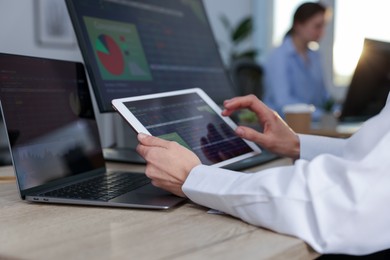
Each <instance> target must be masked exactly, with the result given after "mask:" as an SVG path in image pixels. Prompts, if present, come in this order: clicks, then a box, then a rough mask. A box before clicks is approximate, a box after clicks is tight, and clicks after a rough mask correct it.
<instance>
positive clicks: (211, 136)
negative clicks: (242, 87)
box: [123, 93, 259, 165]
mask: <svg viewBox="0 0 390 260" xmlns="http://www.w3.org/2000/svg"><path fill="white" fill-rule="evenodd" d="M123 105H124V106H125V107H126V108H127V109H128V110H130V112H131V113H132V114H133V115H134V116H135V118H136V119H137V120H138V121H139V122H140V123H141V124H142V125H143V126H144V127H145V128H146V130H147V131H149V133H150V134H151V135H153V136H158V137H160V138H163V139H166V140H171V141H176V142H178V143H179V144H181V145H183V146H185V147H187V148H189V149H190V150H192V151H193V152H194V153H195V154H196V155H197V156H198V157H199V158H200V160H201V161H202V163H203V164H206V165H213V164H218V163H221V162H225V163H222V165H225V164H226V162H230V161H232V160H230V159H232V158H235V159H237V158H240V157H241V159H243V158H247V157H249V156H251V153H258V152H259V150H257V151H256V148H257V147H253V144H249V143H248V142H246V141H244V140H243V139H242V138H240V137H238V136H237V135H236V134H235V132H234V130H233V128H232V125H231V124H234V123H233V122H232V121H231V122H230V121H226V119H225V118H223V117H222V116H220V111H216V110H215V107H214V108H213V107H212V106H210V105H209V104H208V103H207V102H206V101H205V100H204V99H203V98H202V97H201V96H200V95H199V94H198V93H185V94H180V95H173V96H163V97H156V98H147V99H141V100H135V101H128V102H126V101H124V102H123ZM229 120H230V119H229ZM229 124H230V125H229ZM178 159H180V158H178ZM234 161H237V160H234Z"/></svg>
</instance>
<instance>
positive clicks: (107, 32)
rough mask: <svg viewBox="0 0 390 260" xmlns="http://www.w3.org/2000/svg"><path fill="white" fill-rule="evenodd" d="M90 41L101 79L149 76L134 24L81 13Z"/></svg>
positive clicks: (145, 78) (147, 78) (137, 78)
mask: <svg viewBox="0 0 390 260" xmlns="http://www.w3.org/2000/svg"><path fill="white" fill-rule="evenodd" d="M84 21H85V24H86V27H87V31H88V36H89V41H90V43H91V45H92V47H93V50H94V52H95V57H96V63H97V66H98V67H99V70H100V74H101V77H102V78H103V79H104V80H134V81H136V80H137V81H146V80H152V75H151V72H150V69H149V64H148V62H147V60H146V56H145V53H144V50H143V47H142V45H141V41H140V39H139V35H138V31H137V28H136V26H135V25H134V24H130V23H122V22H113V21H108V20H104V19H97V18H92V17H84Z"/></svg>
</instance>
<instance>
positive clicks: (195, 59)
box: [66, 0, 234, 112]
mask: <svg viewBox="0 0 390 260" xmlns="http://www.w3.org/2000/svg"><path fill="white" fill-rule="evenodd" d="M66 2H67V6H68V10H69V13H70V17H71V20H72V23H73V25H74V29H75V32H76V35H77V39H78V43H79V46H80V49H81V52H82V55H83V57H84V61H85V63H86V67H87V70H88V73H89V76H90V80H91V83H92V87H93V89H94V92H95V97H96V100H97V104H98V106H99V109H100V111H101V112H112V111H113V109H112V107H111V100H112V99H115V98H123V97H131V96H138V95H143V94H151V93H159V92H165V91H171V90H180V89H187V88H194V87H197V88H201V89H203V90H204V91H205V92H206V93H207V94H208V95H209V96H210V97H211V98H212V99H213V100H214V101H215V102H216V103H218V104H222V102H223V100H225V99H227V98H231V97H233V96H234V91H233V86H232V84H231V82H230V78H229V76H228V74H227V72H226V70H225V69H224V66H223V63H222V61H221V58H220V54H219V51H218V48H217V45H216V42H215V39H214V36H213V34H212V31H211V28H210V25H209V22H208V19H207V15H206V12H205V9H204V6H203V3H202V1H201V0H163V1H161V0H99V1H97V0H66Z"/></svg>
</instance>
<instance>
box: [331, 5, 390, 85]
mask: <svg viewBox="0 0 390 260" xmlns="http://www.w3.org/2000/svg"><path fill="white" fill-rule="evenodd" d="M389 8H390V2H389V1H388V0H370V1H367V0H336V1H335V8H334V13H333V15H334V45H333V71H334V84H335V85H336V86H347V85H348V84H349V82H350V80H351V77H352V74H353V71H354V69H355V67H356V64H357V61H358V59H359V57H360V54H361V51H362V48H363V42H364V38H371V39H376V40H381V41H390V33H389V30H388V28H387V27H388V25H389V24H390V16H389V15H388V11H389Z"/></svg>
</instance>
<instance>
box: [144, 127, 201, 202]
mask: <svg viewBox="0 0 390 260" xmlns="http://www.w3.org/2000/svg"><path fill="white" fill-rule="evenodd" d="M138 141H139V142H140V143H139V144H138V146H137V152H138V153H139V154H140V155H141V156H142V157H143V158H144V159H145V160H146V162H147V164H146V171H145V174H146V175H147V176H148V177H149V178H150V179H151V180H152V184H153V185H154V186H156V187H159V188H162V189H165V190H167V191H169V192H172V193H173V194H176V195H178V196H181V197H185V194H184V193H183V191H182V186H183V184H184V182H185V180H186V179H187V176H188V174H189V173H190V171H191V170H192V168H194V167H195V166H197V165H199V164H201V162H200V160H199V158H198V157H197V156H196V155H195V154H194V153H193V152H192V151H190V150H188V149H187V148H185V147H184V146H182V145H180V144H178V143H176V142H173V141H166V140H163V139H161V138H158V137H153V136H149V135H146V134H142V133H141V134H139V135H138Z"/></svg>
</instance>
